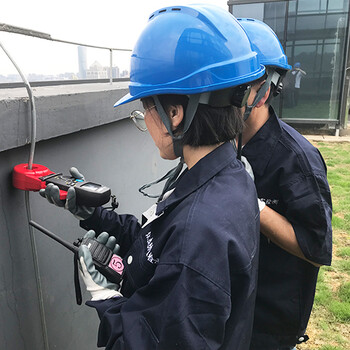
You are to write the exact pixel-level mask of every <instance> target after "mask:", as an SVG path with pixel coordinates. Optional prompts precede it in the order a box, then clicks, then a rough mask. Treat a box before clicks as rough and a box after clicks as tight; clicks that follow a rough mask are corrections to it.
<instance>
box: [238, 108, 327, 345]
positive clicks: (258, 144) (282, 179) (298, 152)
mask: <svg viewBox="0 0 350 350" xmlns="http://www.w3.org/2000/svg"><path fill="white" fill-rule="evenodd" d="M242 154H243V155H244V156H245V157H246V158H247V159H248V161H249V163H250V164H251V166H252V168H253V171H254V176H255V184H256V188H257V192H258V197H259V198H261V199H262V200H263V201H265V203H266V204H267V205H268V206H269V207H270V208H272V209H274V210H275V211H277V212H278V213H280V214H281V215H283V216H285V217H286V218H287V219H288V220H289V221H290V223H291V224H292V226H293V229H294V231H295V234H296V238H297V240H298V243H299V246H300V248H301V250H302V252H303V253H304V255H305V257H306V258H307V259H309V260H311V261H313V262H315V263H319V264H323V265H330V263H331V256H332V227H331V219H332V203H331V195H330V190H329V186H328V182H327V177H326V165H325V163H324V160H323V158H322V156H321V154H320V153H319V151H318V150H317V148H315V147H313V146H312V145H311V144H310V143H309V142H308V141H307V140H306V139H305V138H304V137H303V136H302V135H300V134H299V133H298V132H297V131H296V130H294V129H293V128H292V127H290V126H288V125H287V124H285V123H284V122H283V121H281V120H279V119H278V118H277V116H276V115H275V113H274V111H273V109H272V108H270V118H269V119H268V121H267V122H266V123H265V125H264V126H263V127H262V128H261V129H260V130H259V131H258V132H257V133H256V134H255V136H254V137H253V138H252V139H251V140H250V141H249V142H248V143H247V144H246V145H245V146H244V148H243V152H242ZM318 270H319V269H318V268H317V267H315V266H314V265H312V264H310V263H308V262H306V261H304V260H302V259H299V258H297V257H296V256H294V255H291V254H289V253H288V252H286V251H285V250H283V249H281V248H279V247H278V246H277V245H275V244H274V243H272V242H270V241H269V240H268V239H267V238H266V237H265V236H264V235H261V240H260V258H259V281H258V292H257V299H256V309H255V321H254V330H253V341H252V349H264V350H269V349H277V348H278V347H279V345H283V344H285V345H293V344H295V343H296V339H297V337H298V336H299V335H302V334H304V331H305V328H306V326H307V323H308V320H309V316H310V312H311V309H312V305H313V300H314V294H315V286H316V281H317V274H318Z"/></svg>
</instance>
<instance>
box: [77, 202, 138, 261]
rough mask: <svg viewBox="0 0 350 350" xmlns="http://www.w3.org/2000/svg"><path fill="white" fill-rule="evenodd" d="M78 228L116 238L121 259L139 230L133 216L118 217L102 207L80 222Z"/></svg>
mask: <svg viewBox="0 0 350 350" xmlns="http://www.w3.org/2000/svg"><path fill="white" fill-rule="evenodd" d="M80 226H81V227H82V228H84V229H85V230H94V231H95V232H96V235H99V234H100V233H101V232H108V233H109V234H110V235H112V236H114V237H116V239H117V242H118V244H119V245H120V247H121V251H120V255H121V256H122V257H123V256H124V254H125V253H126V252H127V251H128V250H129V247H130V246H131V244H132V243H133V242H134V240H135V239H136V237H137V236H138V233H139V231H140V229H141V226H140V224H139V222H138V221H137V219H136V217H135V216H133V215H126V214H125V215H118V214H117V213H116V212H114V211H111V210H107V209H105V208H103V207H98V208H96V210H95V212H94V214H93V215H92V216H91V217H90V218H88V219H87V220H83V221H80Z"/></svg>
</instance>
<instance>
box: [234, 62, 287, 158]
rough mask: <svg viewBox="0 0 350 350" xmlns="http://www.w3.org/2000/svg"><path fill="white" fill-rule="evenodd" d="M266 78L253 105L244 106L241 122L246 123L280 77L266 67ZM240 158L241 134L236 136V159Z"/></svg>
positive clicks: (273, 70)
mask: <svg viewBox="0 0 350 350" xmlns="http://www.w3.org/2000/svg"><path fill="white" fill-rule="evenodd" d="M266 73H267V78H266V80H265V82H264V83H263V84H262V85H261V86H260V89H259V90H258V92H257V93H256V95H255V97H254V100H253V103H252V104H251V105H248V104H246V106H245V111H244V114H243V120H244V121H246V120H247V119H248V118H249V116H250V113H251V112H252V110H253V108H254V107H255V106H256V105H257V104H258V103H259V101H260V100H261V99H262V98H263V97H264V96H265V94H266V92H267V91H268V89H269V88H270V86H271V83H273V84H275V86H277V85H278V82H279V80H280V77H281V75H280V74H279V73H277V72H276V71H275V69H274V68H272V67H266ZM241 156H242V134H239V135H238V144H237V158H238V159H239V160H240V159H241Z"/></svg>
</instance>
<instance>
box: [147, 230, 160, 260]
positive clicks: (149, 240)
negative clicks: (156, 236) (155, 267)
mask: <svg viewBox="0 0 350 350" xmlns="http://www.w3.org/2000/svg"><path fill="white" fill-rule="evenodd" d="M146 242H147V247H146V258H147V260H148V261H149V262H150V263H151V264H157V263H158V261H159V259H154V258H153V253H152V249H153V237H152V233H151V232H148V233H147V234H146Z"/></svg>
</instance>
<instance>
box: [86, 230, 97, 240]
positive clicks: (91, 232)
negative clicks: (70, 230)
mask: <svg viewBox="0 0 350 350" xmlns="http://www.w3.org/2000/svg"><path fill="white" fill-rule="evenodd" d="M95 236H96V233H95V231H94V230H89V231H88V232H86V233H85V235H84V238H95Z"/></svg>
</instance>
